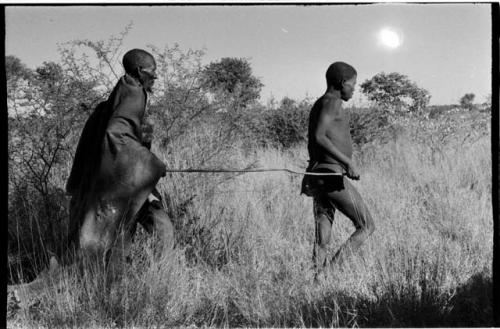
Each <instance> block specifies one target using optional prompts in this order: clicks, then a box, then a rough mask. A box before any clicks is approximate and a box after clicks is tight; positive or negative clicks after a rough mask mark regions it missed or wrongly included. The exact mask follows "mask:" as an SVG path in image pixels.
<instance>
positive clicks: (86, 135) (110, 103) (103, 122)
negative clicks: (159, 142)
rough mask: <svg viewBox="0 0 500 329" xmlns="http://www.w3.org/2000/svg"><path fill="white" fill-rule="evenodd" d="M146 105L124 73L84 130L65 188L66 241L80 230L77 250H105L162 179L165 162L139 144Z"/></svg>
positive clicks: (143, 94)
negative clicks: (67, 212) (68, 199)
mask: <svg viewBox="0 0 500 329" xmlns="http://www.w3.org/2000/svg"><path fill="white" fill-rule="evenodd" d="M146 101H147V93H146V91H145V90H144V88H143V87H142V85H141V84H140V83H139V82H138V81H136V80H135V79H133V78H132V77H130V76H129V75H125V76H124V77H122V78H121V79H120V80H119V82H118V83H117V85H116V86H115V88H114V89H113V92H112V93H111V95H110V96H109V98H108V99H107V100H106V101H105V102H102V103H100V104H99V105H98V106H97V108H96V109H95V111H94V112H93V113H92V114H91V116H90V117H89V119H88V120H87V122H86V124H85V126H84V129H83V131H82V134H81V137H80V140H79V143H78V146H77V149H76V153H75V157H74V161H73V167H72V169H71V173H70V176H69V179H68V182H67V185H66V191H67V192H68V194H70V195H71V196H72V200H71V205H70V225H71V228H70V230H71V232H70V239H73V240H74V239H75V238H76V234H77V233H78V232H79V233H78V234H79V241H78V242H79V244H80V246H81V247H84V248H85V247H90V248H94V247H96V248H99V249H100V248H101V247H103V248H105V249H107V248H108V247H109V246H110V244H111V243H112V241H113V240H114V238H115V234H116V231H117V229H118V228H119V226H120V225H130V224H131V221H133V219H134V218H133V217H134V216H135V215H136V214H137V212H138V211H139V209H140V207H141V206H142V205H143V204H144V202H145V200H146V199H147V196H148V195H149V194H150V193H151V191H152V190H153V189H154V187H155V185H156V184H157V182H158V180H159V179H160V177H162V176H164V175H165V165H164V164H163V162H162V161H160V160H159V159H158V158H157V157H156V156H155V155H154V154H153V153H151V151H150V150H149V149H148V148H147V147H145V146H143V145H142V137H141V124H142V120H143V117H144V112H145V108H146ZM82 244H83V245H85V246H82ZM91 245H94V246H91Z"/></svg>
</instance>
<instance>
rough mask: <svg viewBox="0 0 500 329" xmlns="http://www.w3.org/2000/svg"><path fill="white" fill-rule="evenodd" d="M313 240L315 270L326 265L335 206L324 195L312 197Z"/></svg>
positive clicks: (319, 269)
mask: <svg viewBox="0 0 500 329" xmlns="http://www.w3.org/2000/svg"><path fill="white" fill-rule="evenodd" d="M313 203H314V224H315V241H314V249H313V262H314V266H315V269H316V271H317V272H319V271H321V270H322V269H323V267H325V265H326V254H327V249H326V248H327V246H328V244H329V243H330V237H331V232H332V223H333V219H334V215H335V207H334V206H333V204H332V203H331V202H330V201H329V200H328V197H327V196H326V195H318V196H315V197H314V201H313Z"/></svg>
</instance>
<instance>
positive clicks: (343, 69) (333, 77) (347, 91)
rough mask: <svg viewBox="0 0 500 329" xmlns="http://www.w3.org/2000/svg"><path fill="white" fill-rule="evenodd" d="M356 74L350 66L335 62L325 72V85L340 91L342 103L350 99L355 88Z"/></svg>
mask: <svg viewBox="0 0 500 329" xmlns="http://www.w3.org/2000/svg"><path fill="white" fill-rule="evenodd" d="M356 78H357V72H356V70H355V69H354V67H352V66H351V65H349V64H347V63H344V62H335V63H333V64H332V65H330V67H328V70H326V83H327V85H328V87H333V88H334V89H336V90H339V91H340V95H341V97H342V99H343V100H344V101H348V100H349V99H351V98H352V94H353V93H354V87H355V86H356Z"/></svg>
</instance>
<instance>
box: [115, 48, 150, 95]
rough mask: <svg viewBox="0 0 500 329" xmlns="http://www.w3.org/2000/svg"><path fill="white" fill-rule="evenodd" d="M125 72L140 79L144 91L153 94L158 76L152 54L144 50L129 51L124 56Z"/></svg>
mask: <svg viewBox="0 0 500 329" xmlns="http://www.w3.org/2000/svg"><path fill="white" fill-rule="evenodd" d="M123 67H124V68H125V72H127V73H128V74H129V75H131V76H133V77H134V78H136V79H138V80H139V82H140V83H141V84H142V86H143V87H144V89H146V90H147V91H149V92H151V90H152V87H153V84H154V81H155V79H156V78H157V76H156V62H155V59H154V57H153V55H151V54H150V53H148V52H147V51H145V50H142V49H132V50H129V51H128V52H127V53H126V54H125V55H124V56H123Z"/></svg>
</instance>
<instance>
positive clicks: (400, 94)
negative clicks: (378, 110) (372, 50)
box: [361, 72, 431, 112]
mask: <svg viewBox="0 0 500 329" xmlns="http://www.w3.org/2000/svg"><path fill="white" fill-rule="evenodd" d="M361 90H362V92H363V93H364V94H365V95H366V96H367V97H368V99H369V100H371V101H374V102H375V103H376V104H377V105H379V106H381V107H383V108H385V109H387V110H389V111H391V112H394V111H398V112H400V111H410V112H415V111H419V110H421V109H423V108H425V107H426V106H427V104H428V103H429V100H430V98H431V96H430V94H429V92H428V91H427V90H425V89H423V88H420V87H418V86H417V85H416V83H414V82H413V81H411V80H410V79H408V77H407V76H405V75H403V74H400V73H397V72H393V73H389V74H386V73H384V72H381V73H378V74H376V75H375V76H373V77H372V78H371V79H369V80H366V81H365V82H363V83H362V84H361Z"/></svg>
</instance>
